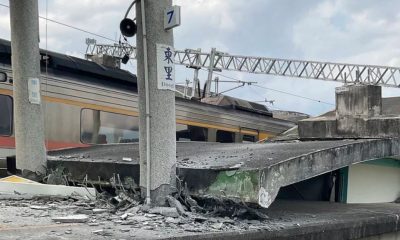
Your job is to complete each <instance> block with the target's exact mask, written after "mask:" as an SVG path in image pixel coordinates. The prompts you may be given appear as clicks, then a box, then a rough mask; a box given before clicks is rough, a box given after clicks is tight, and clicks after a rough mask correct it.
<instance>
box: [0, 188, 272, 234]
mask: <svg viewBox="0 0 400 240" xmlns="http://www.w3.org/2000/svg"><path fill="white" fill-rule="evenodd" d="M131 196H132V195H131ZM134 198H135V196H134V197H133V198H132V197H130V196H128V195H127V194H126V193H124V192H119V193H118V194H117V195H116V196H111V195H110V194H108V193H106V192H103V193H102V194H99V197H98V198H97V199H96V200H89V199H85V198H83V197H59V198H57V197H43V196H41V197H32V198H22V197H19V196H18V195H16V196H14V197H11V198H10V197H8V198H3V199H1V200H0V208H3V207H18V212H16V213H15V214H16V216H19V217H22V218H24V217H26V218H34V219H37V220H38V221H40V219H42V220H43V221H49V220H50V222H51V223H53V224H65V223H69V224H78V223H79V224H86V225H87V227H88V228H87V229H88V231H91V233H92V234H93V235H100V236H113V235H114V234H116V233H119V234H121V233H130V234H131V235H132V234H134V233H135V232H136V231H137V230H148V231H157V232H164V233H169V232H171V233H172V232H174V233H176V232H182V233H184V232H193V233H206V232H223V231H229V232H232V231H239V232H240V231H245V230H249V229H268V228H271V226H269V224H266V221H268V220H267V219H259V220H254V219H252V220H251V219H242V218H240V217H239V216H235V217H228V216H221V214H219V213H217V212H215V211H210V210H211V209H210V208H209V207H207V208H208V209H206V208H203V207H201V206H199V205H198V204H197V202H196V201H195V200H194V199H192V198H190V197H188V198H187V199H186V201H185V202H184V204H182V203H181V202H180V201H179V200H178V199H176V198H175V197H172V196H170V197H169V198H168V205H169V206H166V207H152V208H150V207H149V206H147V205H144V204H143V203H141V202H140V201H137V200H135V199H134ZM187 202H190V205H189V206H187V205H186V204H187ZM10 221H12V220H10ZM72 233H73V230H72V229H66V230H62V231H61V232H60V231H54V230H52V231H50V233H49V234H50V235H51V234H56V235H57V234H58V235H66V234H72Z"/></svg>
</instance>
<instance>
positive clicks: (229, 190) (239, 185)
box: [207, 170, 260, 202]
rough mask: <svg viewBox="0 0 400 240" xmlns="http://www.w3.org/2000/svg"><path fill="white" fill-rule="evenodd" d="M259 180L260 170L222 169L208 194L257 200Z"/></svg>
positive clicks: (249, 200)
mask: <svg viewBox="0 0 400 240" xmlns="http://www.w3.org/2000/svg"><path fill="white" fill-rule="evenodd" d="M259 182H260V173H259V171H258V170H250V171H239V170H233V171H222V172H220V173H219V174H218V176H217V178H216V180H215V181H214V183H213V184H211V186H210V187H209V188H208V189H207V194H213V195H216V196H220V197H230V198H232V197H233V198H239V199H240V200H242V201H246V202H257V201H258V190H259Z"/></svg>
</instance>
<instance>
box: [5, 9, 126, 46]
mask: <svg viewBox="0 0 400 240" xmlns="http://www.w3.org/2000/svg"><path fill="white" fill-rule="evenodd" d="M0 6H1V7H6V8H10V7H9V6H8V5H5V4H2V3H0ZM39 18H41V19H44V20H46V21H49V22H53V23H56V24H58V25H61V26H64V27H68V28H72V29H75V30H78V31H81V32H84V33H87V34H90V35H93V36H96V37H99V38H103V39H106V40H108V41H111V42H115V43H118V41H115V40H114V39H112V38H109V37H106V36H103V35H100V34H97V33H94V32H90V31H88V30H85V29H82V28H78V27H74V26H72V25H69V24H66V23H62V22H60V21H57V20H54V19H49V18H48V17H47V16H46V17H42V16H39Z"/></svg>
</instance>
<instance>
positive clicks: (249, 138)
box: [242, 135, 256, 142]
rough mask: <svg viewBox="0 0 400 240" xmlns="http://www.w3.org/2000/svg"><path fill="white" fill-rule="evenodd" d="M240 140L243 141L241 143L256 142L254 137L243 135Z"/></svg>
mask: <svg viewBox="0 0 400 240" xmlns="http://www.w3.org/2000/svg"><path fill="white" fill-rule="evenodd" d="M242 140H243V142H255V141H256V136H252V135H243V138H242Z"/></svg>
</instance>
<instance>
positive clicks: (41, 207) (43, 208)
mask: <svg viewBox="0 0 400 240" xmlns="http://www.w3.org/2000/svg"><path fill="white" fill-rule="evenodd" d="M29 207H30V209H34V210H48V209H49V207H48V206H37V205H32V206H29Z"/></svg>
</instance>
